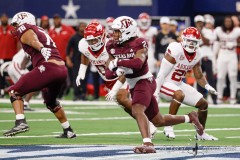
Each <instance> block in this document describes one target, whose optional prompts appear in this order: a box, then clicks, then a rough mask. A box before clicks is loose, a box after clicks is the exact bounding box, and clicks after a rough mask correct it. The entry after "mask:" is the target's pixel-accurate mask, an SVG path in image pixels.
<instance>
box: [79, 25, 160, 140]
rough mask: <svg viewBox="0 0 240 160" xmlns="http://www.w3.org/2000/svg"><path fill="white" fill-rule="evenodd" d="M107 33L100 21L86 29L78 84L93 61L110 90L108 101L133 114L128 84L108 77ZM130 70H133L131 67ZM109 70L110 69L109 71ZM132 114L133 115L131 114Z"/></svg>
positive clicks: (107, 96)
mask: <svg viewBox="0 0 240 160" xmlns="http://www.w3.org/2000/svg"><path fill="white" fill-rule="evenodd" d="M105 36H106V33H105V29H104V27H103V26H102V25H101V24H100V23H99V22H91V23H90V24H88V25H87V27H86V28H85V30H84V38H83V39H81V40H80V42H79V45H78V48H79V51H80V52H81V53H82V55H81V64H80V68H79V72H78V76H77V79H76V84H77V86H79V85H81V80H84V79H85V74H86V71H87V67H88V65H89V64H90V63H91V64H92V65H94V66H95V67H96V68H97V71H98V73H99V75H100V76H101V77H102V79H103V80H104V82H105V84H106V87H107V88H108V90H109V92H108V94H107V95H106V99H107V100H108V101H112V100H114V101H117V103H118V104H120V105H121V106H123V109H124V110H125V111H126V112H127V113H129V114H130V115H131V106H132V102H131V100H130V99H129V92H128V85H127V83H124V84H123V83H122V80H120V79H119V78H118V77H117V75H113V77H111V78H106V73H105V65H106V62H107V60H108V59H109V54H108V53H107V51H106V47H105V45H106V37H105ZM128 71H130V72H131V69H129V70H128ZM107 72H108V71H107ZM131 116H132V115H131ZM150 126H151V135H152V136H154V134H155V133H156V132H157V128H156V127H155V126H154V125H153V124H152V123H151V124H150Z"/></svg>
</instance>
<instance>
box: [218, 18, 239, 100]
mask: <svg viewBox="0 0 240 160" xmlns="http://www.w3.org/2000/svg"><path fill="white" fill-rule="evenodd" d="M214 34H215V38H216V41H215V42H214V59H215V60H214V61H216V66H215V67H216V68H215V70H216V72H217V90H218V100H217V101H218V103H222V102H223V90H224V86H225V84H226V82H225V79H226V75H227V74H228V77H229V80H230V103H231V104H235V103H236V92H237V74H238V58H237V53H236V47H237V39H238V37H240V28H239V27H234V24H233V20H232V18H231V17H230V16H227V17H225V18H224V22H223V25H222V26H221V27H217V28H216V29H215V30H214Z"/></svg>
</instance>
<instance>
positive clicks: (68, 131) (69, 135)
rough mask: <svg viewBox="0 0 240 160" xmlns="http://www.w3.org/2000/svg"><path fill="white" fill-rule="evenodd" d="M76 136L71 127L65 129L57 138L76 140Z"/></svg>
mask: <svg viewBox="0 0 240 160" xmlns="http://www.w3.org/2000/svg"><path fill="white" fill-rule="evenodd" d="M76 137H77V136H76V134H75V133H74V132H73V130H72V128H71V127H68V128H67V129H63V133H62V134H60V135H59V136H57V137H56V138H76Z"/></svg>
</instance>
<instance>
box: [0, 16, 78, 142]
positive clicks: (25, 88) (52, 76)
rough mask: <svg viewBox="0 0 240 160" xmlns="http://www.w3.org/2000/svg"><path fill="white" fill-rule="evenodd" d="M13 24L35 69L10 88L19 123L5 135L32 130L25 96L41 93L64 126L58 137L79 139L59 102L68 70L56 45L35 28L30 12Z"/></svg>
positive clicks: (33, 18) (16, 19)
mask: <svg viewBox="0 0 240 160" xmlns="http://www.w3.org/2000/svg"><path fill="white" fill-rule="evenodd" d="M11 25H13V26H14V28H15V31H14V34H15V35H16V36H17V37H18V38H19V40H20V42H21V44H22V48H23V50H24V51H25V52H26V53H28V54H29V56H30V57H31V61H32V64H33V69H32V70H31V71H30V72H28V73H27V74H25V75H23V76H22V77H21V78H20V79H19V80H18V81H17V82H16V83H15V84H14V85H13V86H11V87H10V88H9V96H10V100H11V103H12V106H13V109H14V112H15V114H16V121H15V126H14V127H13V128H12V129H10V130H9V131H7V132H5V133H4V135H5V136H13V135H15V134H18V133H22V132H25V131H27V130H29V126H28V124H27V122H26V119H25V116H24V111H23V99H22V97H23V96H24V95H26V94H27V93H30V92H33V91H39V90H42V93H43V97H44V103H45V104H46V106H47V108H48V109H49V110H50V111H51V112H52V113H54V115H55V116H56V118H57V119H58V121H59V122H60V123H61V125H62V127H63V130H64V133H63V134H61V135H60V136H59V138H74V137H76V134H74V133H73V130H72V129H71V127H70V125H69V122H68V121H67V117H66V115H65V112H64V110H63V108H62V106H61V105H60V103H59V102H58V101H57V100H56V98H57V96H58V93H59V91H60V88H61V87H60V86H61V85H62V84H63V83H65V81H66V78H67V69H66V67H65V63H64V61H63V60H62V59H61V57H60V54H59V52H58V50H57V48H56V45H55V43H54V42H53V40H52V39H51V38H50V36H49V35H48V34H47V33H46V32H45V31H44V30H43V29H42V28H40V27H38V26H36V21H35V17H34V16H33V15H32V14H31V13H28V12H19V13H17V14H16V15H15V16H14V17H13V19H12V22H11Z"/></svg>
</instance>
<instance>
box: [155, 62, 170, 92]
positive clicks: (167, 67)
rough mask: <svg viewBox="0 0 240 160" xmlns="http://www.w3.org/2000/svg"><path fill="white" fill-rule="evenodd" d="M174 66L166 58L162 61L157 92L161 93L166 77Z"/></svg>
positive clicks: (157, 80)
mask: <svg viewBox="0 0 240 160" xmlns="http://www.w3.org/2000/svg"><path fill="white" fill-rule="evenodd" d="M173 66H174V64H172V63H170V62H169V61H168V60H166V59H165V58H163V59H162V63H161V68H160V71H159V72H158V75H157V79H156V82H157V89H156V91H157V92H159V91H160V89H161V87H162V85H163V82H164V80H165V78H166V76H167V75H168V74H169V73H170V71H171V70H172V68H173Z"/></svg>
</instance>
